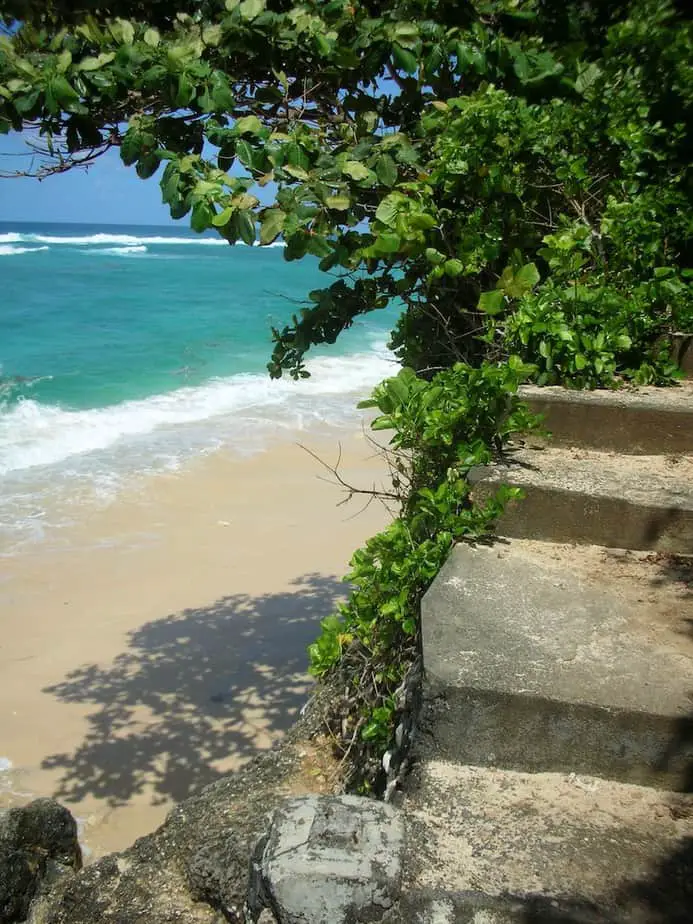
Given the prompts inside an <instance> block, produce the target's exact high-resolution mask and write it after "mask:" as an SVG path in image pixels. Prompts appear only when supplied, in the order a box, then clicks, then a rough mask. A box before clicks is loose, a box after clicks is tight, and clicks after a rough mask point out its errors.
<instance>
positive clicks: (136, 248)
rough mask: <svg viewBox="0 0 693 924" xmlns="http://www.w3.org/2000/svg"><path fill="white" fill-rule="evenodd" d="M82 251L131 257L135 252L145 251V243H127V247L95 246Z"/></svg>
mask: <svg viewBox="0 0 693 924" xmlns="http://www.w3.org/2000/svg"><path fill="white" fill-rule="evenodd" d="M82 253H103V254H108V255H109V256H112V257H131V256H134V255H135V254H142V253H147V247H146V245H145V244H129V245H128V246H127V247H97V248H90V249H89V250H83V251H82Z"/></svg>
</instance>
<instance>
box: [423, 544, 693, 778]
mask: <svg viewBox="0 0 693 924" xmlns="http://www.w3.org/2000/svg"><path fill="white" fill-rule="evenodd" d="M422 627H423V628H422V633H423V660H424V669H425V672H426V684H427V694H426V702H427V707H426V708H427V710H429V711H430V710H432V713H431V715H432V718H431V716H429V719H430V722H429V724H432V725H433V726H434V733H433V734H434V738H435V741H436V745H437V752H436V754H437V756H438V757H439V758H441V759H444V760H453V761H456V762H458V763H460V764H470V765H477V766H496V767H502V768H506V769H511V770H521V771H528V772H543V771H547V772H549V771H550V772H554V771H555V772H566V773H570V772H575V773H578V774H589V775H592V776H599V777H604V778H607V779H612V780H618V781H622V782H629V783H634V784H640V785H647V786H655V787H660V788H663V789H672V790H682V791H693V564H692V563H687V562H682V561H677V560H675V559H672V558H670V557H667V556H663V555H650V556H647V555H643V554H637V553H620V554H617V553H615V552H613V551H612V550H609V549H604V548H595V547H590V546H587V547H583V546H577V547H576V546H566V545H557V544H554V543H546V542H533V541H526V540H524V541H520V540H512V541H508V542H505V543H502V542H498V543H496V544H494V545H491V546H477V547H472V546H469V545H460V546H457V547H456V548H455V549H454V550H453V551H452V553H451V555H450V558H449V559H448V561H447V563H446V564H445V566H444V567H443V568H442V570H441V571H440V573H439V575H438V577H437V578H436V579H435V581H434V582H433V585H432V586H431V588H430V589H429V591H428V592H427V593H426V595H425V596H424V599H423V602H422Z"/></svg>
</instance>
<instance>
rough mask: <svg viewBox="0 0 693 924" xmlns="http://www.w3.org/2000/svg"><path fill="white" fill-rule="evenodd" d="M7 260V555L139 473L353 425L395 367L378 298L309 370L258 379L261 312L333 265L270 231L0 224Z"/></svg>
mask: <svg viewBox="0 0 693 924" xmlns="http://www.w3.org/2000/svg"><path fill="white" fill-rule="evenodd" d="M0 274H1V276H0V279H1V293H0V306H1V307H0V554H13V553H14V552H15V551H16V550H17V549H19V548H21V547H23V546H24V545H25V543H27V542H36V541H41V540H45V539H46V537H47V536H48V535H49V534H50V533H51V528H54V529H59V528H60V527H61V526H64V525H66V524H67V523H69V522H74V521H75V519H78V518H79V506H80V504H81V503H82V502H83V501H84V500H85V499H90V500H93V499H94V498H95V497H96V498H101V499H102V500H103V501H104V502H109V500H110V499H112V498H113V497H114V496H117V494H118V492H119V490H120V489H121V488H122V486H123V485H124V484H127V483H128V482H129V481H130V480H131V479H132V478H136V477H138V476H141V475H142V474H149V473H152V472H156V471H160V470H170V469H172V468H176V467H180V466H181V465H184V464H185V463H186V462H187V461H189V460H190V459H191V458H194V457H195V456H198V455H200V454H202V453H208V452H210V451H213V450H215V449H219V448H221V447H229V448H230V449H233V450H234V451H237V452H239V453H243V454H247V453H253V452H257V451H259V450H261V449H262V448H263V447H264V446H266V445H267V443H268V442H269V441H272V440H274V439H276V438H277V436H281V435H282V434H284V435H286V434H287V433H289V432H292V433H293V431H296V432H302V431H306V430H311V429H313V428H320V427H325V426H329V427H345V426H353V424H354V421H355V419H356V417H355V413H354V405H355V403H356V401H357V400H358V398H359V397H360V396H362V395H364V394H366V393H368V391H369V390H370V389H371V387H372V386H373V385H374V384H376V383H377V382H378V381H380V380H381V379H382V378H384V377H385V376H387V375H390V374H392V373H393V371H394V370H395V366H394V364H393V360H392V357H391V356H390V354H389V353H388V352H387V349H386V343H387V338H388V333H389V331H390V330H391V329H392V326H393V324H394V322H395V319H396V314H395V312H394V309H386V310H385V311H379V312H374V313H373V314H372V315H371V316H369V317H367V318H365V319H363V320H362V321H359V322H357V323H356V324H354V326H353V327H352V328H351V329H350V330H349V331H347V332H346V333H345V335H343V337H342V338H340V340H339V342H338V343H337V344H335V345H334V346H332V347H330V348H325V349H321V350H317V351H315V353H314V354H313V355H312V356H311V360H310V362H309V364H308V365H309V369H310V371H311V373H312V377H311V378H310V379H307V380H303V381H300V382H293V381H291V380H290V379H288V378H287V379H282V380H280V381H271V380H270V379H269V377H268V375H267V372H266V369H265V366H266V363H267V361H268V359H269V356H270V352H271V334H270V328H271V327H272V326H275V327H281V326H282V325H283V324H284V323H285V322H286V321H288V320H289V318H290V316H291V315H292V314H293V313H294V312H295V311H297V310H299V309H300V307H301V306H302V305H304V304H306V303H307V294H308V292H309V291H310V290H311V289H314V288H317V287H320V286H322V285H325V284H329V282H330V281H331V279H330V277H329V276H327V275H325V274H323V273H321V272H320V271H319V269H318V266H317V261H316V260H314V259H312V258H306V259H304V260H302V261H299V262H296V263H287V262H286V261H285V260H284V259H283V253H282V247H281V246H276V247H269V248H259V247H246V246H242V245H240V246H235V247H230V246H229V245H228V244H226V243H225V242H223V241H221V239H220V238H218V237H214V236H199V235H196V234H194V233H193V232H191V231H190V230H189V229H187V228H185V227H180V228H179V227H173V226H167V227H163V228H160V227H142V226H138V227H126V226H110V227H107V226H94V225H77V224H61V225H38V224H36V225H29V224H7V223H0Z"/></svg>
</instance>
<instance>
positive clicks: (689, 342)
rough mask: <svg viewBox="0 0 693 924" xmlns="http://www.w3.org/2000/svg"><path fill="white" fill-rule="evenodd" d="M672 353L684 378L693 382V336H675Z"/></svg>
mask: <svg viewBox="0 0 693 924" xmlns="http://www.w3.org/2000/svg"><path fill="white" fill-rule="evenodd" d="M672 352H673V357H674V361H675V362H676V363H677V364H678V365H679V366H680V367H681V371H682V372H683V376H684V378H686V379H692V380H693V334H690V333H689V334H674V338H673V351H672Z"/></svg>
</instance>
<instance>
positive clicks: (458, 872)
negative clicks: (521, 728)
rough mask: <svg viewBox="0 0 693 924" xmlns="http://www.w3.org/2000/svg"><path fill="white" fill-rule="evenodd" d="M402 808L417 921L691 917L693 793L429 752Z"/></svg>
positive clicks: (639, 922) (406, 878)
mask: <svg viewBox="0 0 693 924" xmlns="http://www.w3.org/2000/svg"><path fill="white" fill-rule="evenodd" d="M403 815H404V819H405V832H406V836H405V842H406V844H407V849H406V853H405V859H404V863H403V876H402V881H403V886H404V891H405V898H404V900H403V901H402V902H401V904H400V908H399V913H400V920H402V921H407V922H410V924H417V922H418V924H453V922H454V924H458V922H459V924H461V922H465V924H466V922H469V924H472V922H475V924H482V922H483V924H520V922H523V924H529V922H533V924H538V922H543V924H549V922H555V924H558V922H562V924H568V922H572V924H578V922H580V924H597V922H610V924H615V922H624V924H625V922H631V924H645V922H648V924H655V922H657V924H663V922H665V921H666V922H670V924H673V922H681V924H683V922H687V924H689V922H690V920H691V909H692V908H693V847H692V845H693V797H691V796H682V795H679V794H675V793H663V792H658V791H655V790H651V789H647V788H643V787H639V786H632V785H626V784H622V783H614V782H609V781H605V780H600V779H595V778H591V777H581V776H576V775H574V774H570V775H565V774H557V773H539V774H529V773H518V772H512V771H507V770H497V769H488V768H481V767H471V766H459V765H456V764H451V763H446V762H444V761H440V760H436V759H430V758H429V759H426V758H423V759H422V762H421V763H420V765H419V767H418V770H417V771H416V772H415V774H414V776H413V778H411V779H410V780H409V783H408V785H407V789H406V793H405V798H404V805H403Z"/></svg>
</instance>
